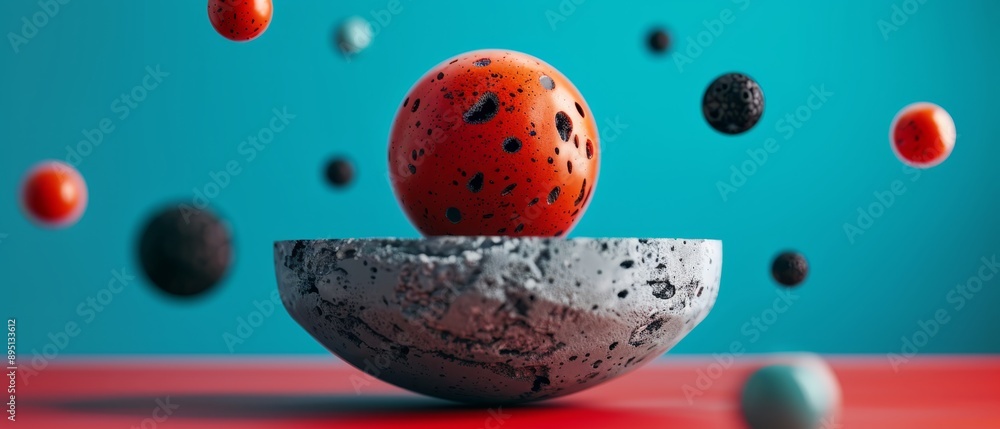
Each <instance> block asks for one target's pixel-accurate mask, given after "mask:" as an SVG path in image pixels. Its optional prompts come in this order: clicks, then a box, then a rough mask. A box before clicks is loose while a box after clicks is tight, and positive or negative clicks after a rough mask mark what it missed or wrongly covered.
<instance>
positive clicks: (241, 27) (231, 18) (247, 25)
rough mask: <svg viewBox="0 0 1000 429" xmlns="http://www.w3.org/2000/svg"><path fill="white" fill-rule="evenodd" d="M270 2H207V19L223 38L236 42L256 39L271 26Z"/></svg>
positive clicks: (228, 0)
mask: <svg viewBox="0 0 1000 429" xmlns="http://www.w3.org/2000/svg"><path fill="white" fill-rule="evenodd" d="M273 13H274V7H273V5H272V3H271V0H209V1H208V19H209V20H210V21H212V27H215V31H218V32H219V34H221V35H222V36H223V37H225V38H227V39H229V40H235V41H237V42H245V41H248V40H253V39H256V38H257V37H258V36H260V35H261V34H263V33H264V30H267V26H268V25H270V24H271V16H272V14H273Z"/></svg>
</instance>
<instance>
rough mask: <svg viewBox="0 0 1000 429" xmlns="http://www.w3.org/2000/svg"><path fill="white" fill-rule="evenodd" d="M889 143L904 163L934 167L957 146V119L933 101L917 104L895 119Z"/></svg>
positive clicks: (920, 166) (921, 166)
mask: <svg viewBox="0 0 1000 429" xmlns="http://www.w3.org/2000/svg"><path fill="white" fill-rule="evenodd" d="M890 133H891V134H890V136H889V142H890V144H891V146H892V151H893V153H895V154H896V157H898V158H899V160H900V161H903V163H905V164H907V165H909V166H911V167H916V168H930V167H933V166H935V165H938V164H940V163H942V162H944V160H945V159H947V158H948V155H951V151H952V150H953V149H954V148H955V137H956V135H957V134H956V131H955V121H954V120H952V119H951V115H949V114H948V112H947V111H945V110H944V109H942V108H941V106H938V105H936V104H933V103H914V104H911V105H909V106H906V107H904V108H903V110H900V111H899V113H898V114H896V117H895V118H894V119H893V120H892V127H891V131H890Z"/></svg>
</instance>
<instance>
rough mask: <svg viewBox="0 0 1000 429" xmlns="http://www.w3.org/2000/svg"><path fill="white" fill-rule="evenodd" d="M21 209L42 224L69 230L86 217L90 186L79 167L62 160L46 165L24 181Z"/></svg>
mask: <svg viewBox="0 0 1000 429" xmlns="http://www.w3.org/2000/svg"><path fill="white" fill-rule="evenodd" d="M21 206H22V207H23V208H24V211H25V212H26V213H27V214H28V217H29V218H31V219H32V220H33V221H35V222H37V223H39V224H41V225H44V226H50V227H67V226H70V225H72V224H74V223H76V221H77V220H79V219H80V216H83V211H84V209H85V208H86V207H87V184H86V183H85V182H84V181H83V176H81V175H80V173H79V172H77V171H76V169H75V168H73V167H71V166H69V165H67V164H64V163H62V162H58V161H47V162H43V163H41V164H38V165H37V166H35V167H34V168H32V169H31V171H29V172H28V175H27V177H26V178H25V179H24V182H23V184H22V188H21Z"/></svg>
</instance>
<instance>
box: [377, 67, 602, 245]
mask: <svg viewBox="0 0 1000 429" xmlns="http://www.w3.org/2000/svg"><path fill="white" fill-rule="evenodd" d="M599 148H600V145H599V142H598V133H597V125H596V124H595V122H594V116H593V113H592V112H591V111H590V108H589V107H587V102H586V101H584V99H583V96H582V95H580V92H579V91H577V89H576V87H574V86H573V84H572V83H570V81H569V79H567V78H566V77H565V76H563V75H562V73H559V71H558V70H556V69H555V68H553V67H552V66H550V65H548V64H546V63H544V62H542V61H541V60H539V59H537V58H534V57H532V56H530V55H526V54H522V53H519V52H512V51H502V50H483V51H474V52H469V53H465V54H462V55H459V56H457V57H454V58H452V59H449V60H446V61H444V62H442V63H441V64H439V65H437V66H435V67H434V68H432V69H431V70H430V71H429V72H427V74H425V75H424V76H423V77H421V78H420V80H419V81H417V83H416V84H415V85H414V86H413V88H412V89H410V92H409V93H408V94H407V95H406V97H405V98H404V100H403V102H402V103H401V105H400V107H399V110H398V112H397V113H396V119H395V121H394V122H393V124H392V133H391V135H390V137H389V172H390V175H391V180H392V185H393V188H394V189H395V192H396V196H397V197H398V199H399V202H400V204H401V205H402V207H403V210H404V211H405V212H406V214H407V216H408V217H409V218H410V220H411V221H412V222H413V223H414V225H416V227H417V229H419V230H420V232H421V233H423V234H424V235H427V236H437V235H502V236H548V237H558V236H563V235H565V234H567V233H569V231H570V230H571V229H572V228H573V226H574V225H575V224H576V223H577V221H579V220H580V217H581V216H583V213H584V212H585V211H586V209H587V204H588V203H589V201H590V197H591V195H592V194H593V191H594V186H596V185H597V171H598V167H599V165H600V150H599Z"/></svg>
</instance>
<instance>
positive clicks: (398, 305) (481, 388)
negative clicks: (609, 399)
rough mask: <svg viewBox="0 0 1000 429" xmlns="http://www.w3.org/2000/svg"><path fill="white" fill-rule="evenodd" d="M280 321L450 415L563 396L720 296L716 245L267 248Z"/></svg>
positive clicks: (679, 332)
mask: <svg viewBox="0 0 1000 429" xmlns="http://www.w3.org/2000/svg"><path fill="white" fill-rule="evenodd" d="M274 259H275V270H276V275H277V279H278V288H279V290H280V293H281V299H282V301H283V302H284V305H285V308H286V309H287V310H288V312H289V313H290V314H291V316H292V318H294V319H295V321H297V322H298V323H299V324H300V325H302V327H303V328H305V329H306V331H308V332H309V333H310V334H311V335H312V336H313V337H314V338H316V340H317V341H319V342H320V343H322V344H323V345H324V346H326V348H328V349H329V350H330V351H332V352H333V353H334V354H336V355H337V356H339V357H340V358H342V359H343V360H345V361H347V362H348V363H350V364H351V365H354V366H355V367H357V368H359V369H361V370H363V371H366V372H367V373H368V374H371V375H373V376H375V377H378V378H379V379H381V380H383V381H386V382H388V383H391V384H394V385H396V386H399V387H402V388H405V389H408V390H411V391H414V392H418V393H422V394H425V395H430V396H436V397H439V398H444V399H449V400H453V401H459V402H473V403H517V402H527V401H535V400H541V399H547V398H554V397H557V396H562V395H567V394H570V393H573V392H577V391H580V390H583V389H587V388H589V387H592V386H595V385H597V384H600V383H602V382H605V381H608V380H610V379H613V378H615V377H617V376H620V375H622V374H625V373H627V372H629V371H631V370H633V369H636V368H638V367H639V366H641V365H642V364H645V363H647V362H649V361H650V360H653V359H655V358H656V357H657V356H659V355H661V354H662V353H664V352H666V351H667V350H669V349H670V348H671V347H673V346H674V345H675V344H677V342H678V341H680V340H681V338H683V337H684V335H686V334H687V333H688V332H689V331H690V330H691V329H693V328H694V327H695V326H696V325H697V324H698V323H699V322H700V321H701V320H702V319H704V318H705V316H706V315H708V312H709V310H711V308H712V305H713V304H714V303H715V298H716V296H717V295H718V293H719V280H720V273H721V270H722V243H721V242H720V241H716V240H679V239H635V238H600V239H589V238H577V239H547V238H510V237H438V238H426V239H344V240H294V241H280V242H276V243H275V244H274Z"/></svg>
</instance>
